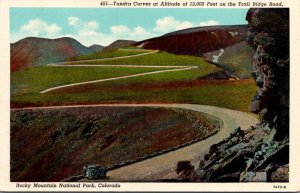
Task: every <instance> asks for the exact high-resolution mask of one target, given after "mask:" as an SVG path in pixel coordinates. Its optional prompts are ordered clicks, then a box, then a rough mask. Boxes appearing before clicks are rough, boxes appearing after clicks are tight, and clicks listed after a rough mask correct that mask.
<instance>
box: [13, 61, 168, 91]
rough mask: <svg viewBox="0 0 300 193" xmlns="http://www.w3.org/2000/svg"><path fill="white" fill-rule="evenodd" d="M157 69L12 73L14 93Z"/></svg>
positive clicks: (49, 69) (58, 69) (41, 69)
mask: <svg viewBox="0 0 300 193" xmlns="http://www.w3.org/2000/svg"><path fill="white" fill-rule="evenodd" d="M164 69H165V68H164ZM157 70H160V69H158V68H126V67H117V68H116V67H48V66H45V67H33V68H29V69H25V70H21V71H17V72H14V73H12V74H11V86H12V95H13V96H15V95H20V94H28V93H39V92H40V91H42V90H44V89H47V88H49V87H54V86H58V85H64V84H70V83H76V82H82V81H88V80H97V79H102V78H110V77H118V76H124V75H130V74H138V73H142V72H150V71H157Z"/></svg>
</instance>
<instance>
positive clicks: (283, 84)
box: [177, 9, 289, 182]
mask: <svg viewBox="0 0 300 193" xmlns="http://www.w3.org/2000/svg"><path fill="white" fill-rule="evenodd" d="M288 16H289V13H288V9H250V10H249V11H248V14H247V21H248V22H249V30H248V42H249V44H250V45H251V46H253V48H254V49H255V50H256V52H255V54H254V57H253V65H252V68H253V77H254V79H255V81H256V84H257V86H258V89H257V92H256V94H255V96H254V97H253V100H252V102H251V105H250V110H251V111H252V112H254V113H258V114H259V115H260V120H261V121H260V123H259V124H258V125H254V126H252V127H251V128H250V129H248V130H245V131H243V130H241V129H240V128H237V129H236V130H235V131H234V132H232V133H231V135H230V136H228V137H227V138H226V139H224V140H222V141H221V142H219V143H217V144H215V145H212V146H211V147H210V151H209V152H208V153H207V154H206V155H205V156H204V159H203V160H201V161H200V164H199V166H198V169H196V171H195V172H194V173H193V172H192V171H191V168H188V167H187V169H186V171H181V175H178V179H177V180H180V179H185V181H200V182H287V181H288V180H289V177H288V176H289V132H288V131H289V18H288ZM188 171H190V172H188ZM185 173H187V175H185V176H182V174H185ZM191 173H193V175H191ZM195 173H196V176H197V177H195Z"/></svg>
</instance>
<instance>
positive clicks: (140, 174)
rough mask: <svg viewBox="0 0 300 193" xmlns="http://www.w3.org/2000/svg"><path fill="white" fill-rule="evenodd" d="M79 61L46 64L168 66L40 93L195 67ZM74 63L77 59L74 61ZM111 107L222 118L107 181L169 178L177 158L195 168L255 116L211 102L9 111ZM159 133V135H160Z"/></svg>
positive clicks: (116, 172) (110, 174) (113, 172)
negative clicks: (203, 134) (207, 131)
mask: <svg viewBox="0 0 300 193" xmlns="http://www.w3.org/2000/svg"><path fill="white" fill-rule="evenodd" d="M156 52H157V51H153V52H149V53H142V54H136V55H132V56H122V57H115V58H105V59H96V60H93V61H100V60H111V59H120V58H129V57H137V56H141V55H146V54H153V53H156ZM88 61H91V60H88ZM82 62H87V60H86V61H80V64H79V65H73V64H74V62H63V63H57V64H49V66H55V67H59V66H64V67H66V66H69V67H78V66H81V67H82V66H85V67H90V66H93V67H95V66H98V67H104V66H105V67H107V66H111V67H120V66H122V67H139V68H142V67H143V68H149V67H152V68H153V67H157V68H171V69H165V70H158V71H152V72H146V73H139V74H133V75H127V76H120V77H113V78H106V79H99V80H93V81H85V82H79V83H73V84H67V85H61V86H57V87H52V88H48V89H46V90H43V91H41V93H47V92H50V91H53V90H57V89H61V88H66V87H72V86H77V85H83V84H91V83H96V82H104V81H111V80H117V79H125V78H130V77H137V76H145V75H150V74H157V73H163V72H171V71H180V70H190V69H194V68H198V67H197V66H152V65H151V66H140V65H89V64H82ZM77 63H78V62H77ZM104 106H109V107H114V106H118V107H120V106H123V107H167V108H169V107H172V108H180V109H188V110H194V111H198V112H202V113H206V114H210V115H213V116H215V117H218V118H220V119H221V120H222V121H223V127H222V128H221V129H220V131H219V132H218V133H217V134H215V135H213V136H211V137H209V138H207V139H205V140H202V141H200V142H197V143H194V144H192V145H189V146H186V147H183V148H181V149H178V150H175V151H172V152H169V153H165V154H162V155H159V156H156V157H153V158H149V159H147V160H144V161H141V162H137V163H134V164H131V165H128V166H124V167H121V168H118V169H115V170H111V171H109V172H108V173H107V176H108V180H109V181H123V182H126V181H130V182H134V181H136V182H138V181H143V182H145V181H152V182H153V181H155V180H157V179H163V178H173V177H176V172H175V169H176V166H177V163H178V161H180V160H190V161H191V164H192V165H194V166H195V167H196V168H197V167H198V162H199V160H200V159H202V158H203V156H204V154H205V153H207V152H208V151H209V148H210V146H211V145H213V144H215V143H218V142H220V141H221V140H223V139H224V138H226V137H228V136H229V135H230V133H231V132H232V131H233V130H234V129H236V128H237V127H241V128H242V129H247V128H249V127H250V126H251V125H255V124H256V123H257V122H258V120H257V119H256V118H255V117H254V116H252V115H250V114H247V113H244V112H240V111H236V110H230V109H225V108H219V107H214V106H205V105H196V104H95V105H70V106H49V107H26V108H18V109H11V110H12V111H17V110H25V109H27V110H35V109H64V108H82V107H104ZM162 137H163V136H162Z"/></svg>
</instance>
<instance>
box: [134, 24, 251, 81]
mask: <svg viewBox="0 0 300 193" xmlns="http://www.w3.org/2000/svg"><path fill="white" fill-rule="evenodd" d="M246 33H247V26H246V25H233V26H206V27H196V28H189V29H184V30H180V31H175V32H171V33H168V34H165V35H163V36H160V37H156V38H151V39H148V40H144V41H141V42H138V43H136V44H135V45H136V46H138V47H143V48H145V49H157V50H164V51H167V52H170V53H174V54H184V55H192V56H201V57H204V58H206V59H208V60H209V61H211V62H214V63H215V64H216V65H217V66H219V67H222V68H224V69H225V70H226V71H227V72H228V73H229V74H233V75H234V76H237V77H238V78H249V77H250V66H251V62H252V56H253V52H254V50H253V49H252V48H251V47H250V46H249V45H247V44H246V43H245V40H246V35H247V34H246ZM241 61H242V62H241Z"/></svg>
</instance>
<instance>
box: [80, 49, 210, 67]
mask: <svg viewBox="0 0 300 193" xmlns="http://www.w3.org/2000/svg"><path fill="white" fill-rule="evenodd" d="M84 63H85V64H132V65H174V66H203V65H205V66H212V65H211V64H209V63H208V62H206V61H205V60H203V59H201V58H199V57H194V56H186V55H175V54H169V53H166V52H159V53H154V54H149V55H144V56H139V57H133V58H123V59H118V60H105V61H91V62H84Z"/></svg>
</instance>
